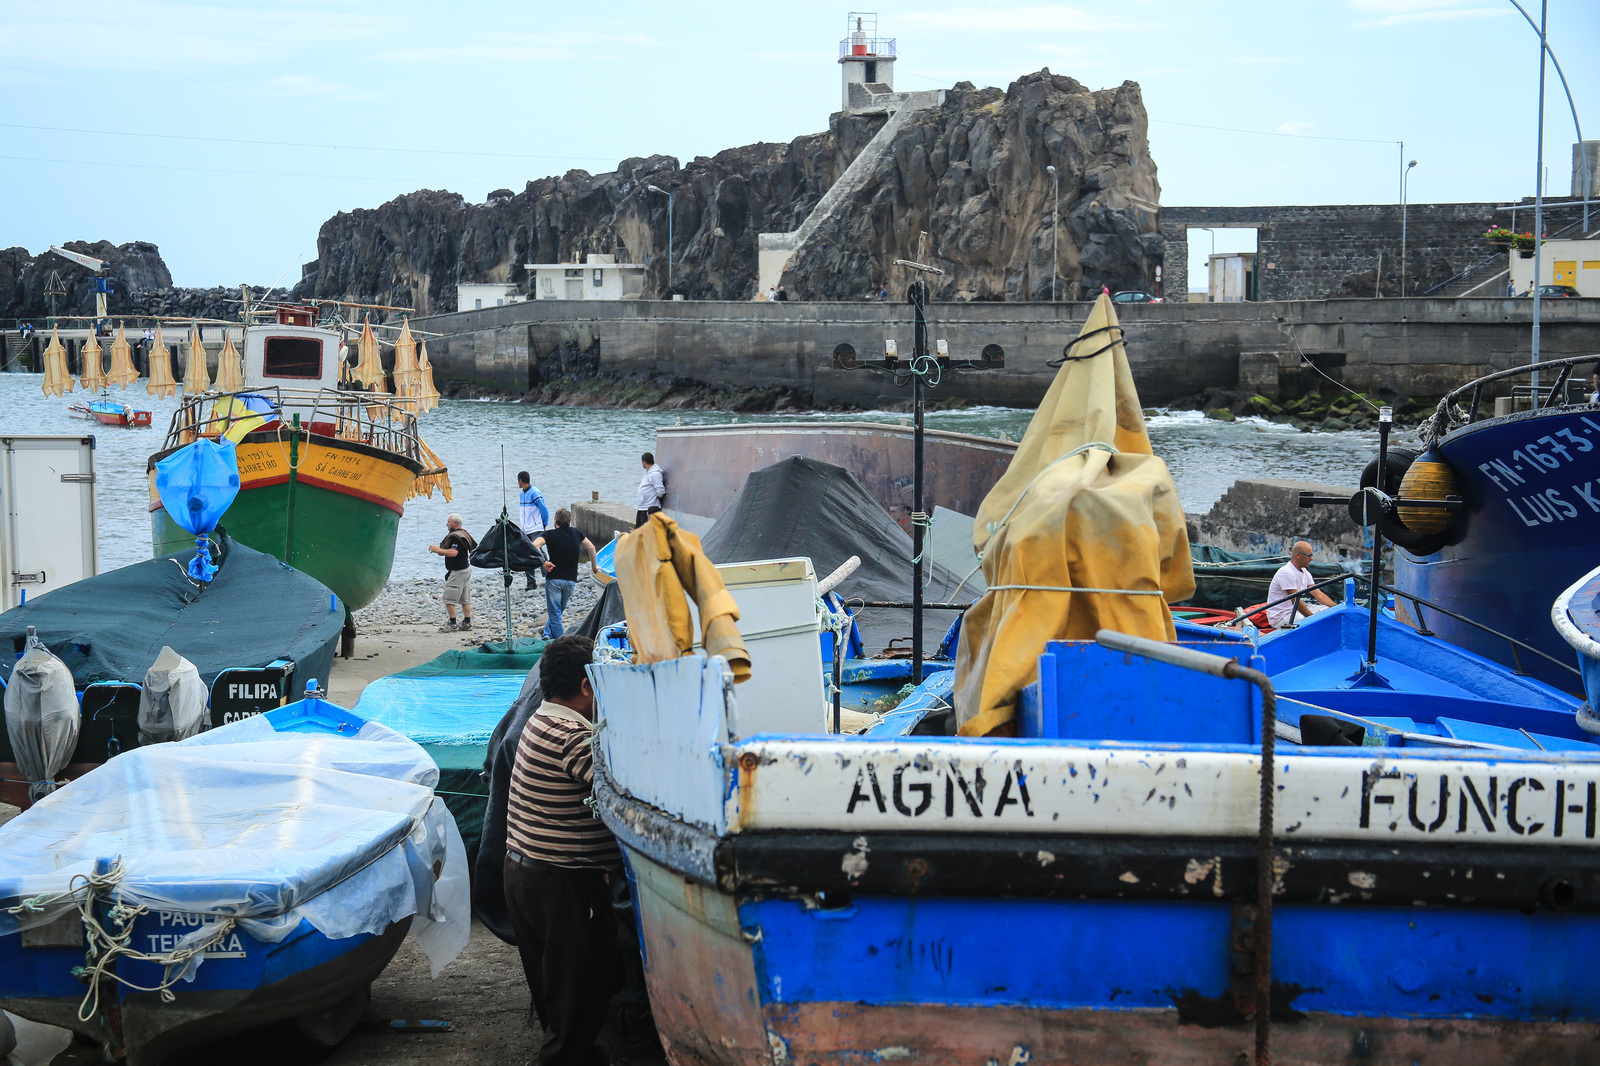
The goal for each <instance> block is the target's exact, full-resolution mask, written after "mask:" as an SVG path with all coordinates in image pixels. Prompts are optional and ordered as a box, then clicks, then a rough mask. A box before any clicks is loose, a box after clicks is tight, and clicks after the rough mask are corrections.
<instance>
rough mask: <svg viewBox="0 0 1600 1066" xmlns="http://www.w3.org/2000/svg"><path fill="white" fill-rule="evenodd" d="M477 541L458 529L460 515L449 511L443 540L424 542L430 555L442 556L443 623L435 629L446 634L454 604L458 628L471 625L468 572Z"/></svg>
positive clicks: (451, 624) (451, 626) (453, 623)
mask: <svg viewBox="0 0 1600 1066" xmlns="http://www.w3.org/2000/svg"><path fill="white" fill-rule="evenodd" d="M477 546H478V542H477V541H476V540H473V539H472V534H471V533H468V532H467V531H466V530H465V529H462V528H461V516H460V515H458V514H453V515H451V516H450V517H449V518H447V519H445V534H444V539H443V540H441V541H440V542H439V543H438V544H430V545H428V550H429V551H430V552H432V553H433V554H434V555H442V556H444V613H445V621H444V625H442V626H440V627H439V632H441V633H449V632H452V631H454V630H455V629H456V628H457V627H456V607H457V606H460V608H461V626H460V628H462V629H471V628H472V571H471V570H470V569H468V568H469V567H470V566H471V565H472V563H471V555H472V552H473V549H475V548H476V547H477Z"/></svg>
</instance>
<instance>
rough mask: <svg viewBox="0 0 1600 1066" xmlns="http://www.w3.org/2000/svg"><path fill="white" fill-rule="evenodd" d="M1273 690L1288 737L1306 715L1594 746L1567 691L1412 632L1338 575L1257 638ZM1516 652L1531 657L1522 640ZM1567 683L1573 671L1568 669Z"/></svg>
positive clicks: (1428, 733)
mask: <svg viewBox="0 0 1600 1066" xmlns="http://www.w3.org/2000/svg"><path fill="white" fill-rule="evenodd" d="M1256 645H1257V648H1258V650H1259V651H1260V654H1261V655H1262V657H1263V659H1264V660H1265V663H1266V665H1265V666H1264V667H1263V670H1264V671H1265V672H1266V674H1267V676H1268V677H1270V678H1271V679H1272V684H1273V687H1274V688H1275V689H1276V690H1277V695H1278V716H1279V721H1280V723H1282V725H1283V726H1285V727H1287V732H1286V735H1287V736H1290V737H1295V736H1296V734H1297V732H1298V731H1299V730H1301V729H1302V728H1303V726H1302V719H1303V718H1304V717H1305V716H1307V715H1310V716H1313V717H1318V716H1320V717H1331V718H1333V719H1336V720H1338V721H1340V722H1343V723H1346V724H1348V725H1349V726H1351V727H1353V728H1352V729H1351V730H1350V731H1349V735H1350V737H1351V738H1352V740H1359V741H1361V742H1364V743H1370V744H1383V745H1391V746H1404V745H1406V744H1407V743H1408V742H1409V743H1411V744H1418V743H1424V744H1448V743H1451V742H1452V740H1453V741H1459V742H1461V743H1462V744H1473V743H1488V744H1493V745H1496V746H1498V747H1502V748H1521V749H1527V750H1532V751H1566V750H1585V751H1594V752H1600V747H1596V746H1595V745H1596V738H1595V737H1593V736H1591V735H1590V734H1589V733H1588V732H1586V731H1585V730H1583V729H1582V728H1581V727H1580V725H1579V710H1580V708H1581V706H1582V701H1581V700H1580V699H1578V698H1577V697H1576V696H1573V695H1571V694H1570V693H1567V692H1563V691H1561V690H1560V689H1557V688H1555V687H1553V686H1551V685H1547V684H1545V683H1544V682H1542V681H1539V680H1538V679H1536V678H1533V677H1529V676H1527V675H1525V674H1519V673H1517V672H1515V671H1513V670H1512V669H1511V668H1510V667H1507V666H1504V665H1502V664H1500V663H1497V662H1494V661H1492V660H1490V659H1486V658H1484V657H1483V656H1481V655H1478V654H1476V653H1475V652H1471V651H1468V650H1467V649H1465V648H1462V647H1460V646H1458V645H1456V644H1453V643H1451V642H1449V641H1446V640H1442V639H1440V638H1439V637H1437V636H1434V635H1432V634H1425V633H1420V632H1418V631H1417V630H1416V629H1415V628H1413V627H1412V626H1409V625H1405V624H1404V623H1402V622H1400V621H1398V620H1397V619H1396V618H1395V617H1394V614H1393V612H1392V611H1390V610H1386V609H1380V610H1379V612H1378V614H1377V617H1376V619H1374V617H1373V613H1372V611H1371V610H1370V605H1368V604H1358V603H1357V602H1356V582H1355V580H1354V579H1347V580H1346V582H1345V588H1344V598H1343V599H1342V600H1341V601H1340V602H1339V603H1337V604H1336V605H1335V606H1333V607H1330V608H1328V609H1326V610H1323V611H1320V612H1318V613H1317V614H1315V615H1312V616H1311V617H1310V618H1303V619H1301V620H1300V621H1299V622H1298V624H1296V625H1295V626H1294V627H1292V628H1287V629H1279V630H1274V631H1273V632H1271V633H1270V634H1263V635H1262V636H1261V638H1260V639H1258V640H1257V642H1256ZM1523 654H1524V655H1527V656H1529V658H1530V659H1531V658H1534V657H1535V653H1534V652H1533V650H1532V649H1531V648H1524V649H1523ZM1570 677H1571V679H1572V681H1573V682H1576V681H1577V680H1578V675H1577V671H1576V670H1571V671H1570Z"/></svg>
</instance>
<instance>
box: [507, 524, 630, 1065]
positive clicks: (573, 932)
mask: <svg viewBox="0 0 1600 1066" xmlns="http://www.w3.org/2000/svg"><path fill="white" fill-rule="evenodd" d="M558 521H559V516H558ZM558 528H559V526H558ZM593 655H594V642H593V641H591V640H589V639H588V638H586V637H576V636H573V637H561V638H560V639H558V640H554V641H551V642H550V644H549V646H548V647H546V648H545V650H544V654H543V656H541V657H540V659H539V683H540V685H541V686H542V688H543V690H544V702H543V703H541V704H540V705H539V709H538V710H537V711H535V712H534V713H533V714H532V715H531V716H530V717H529V718H528V724H527V725H526V726H524V727H523V730H522V736H521V739H520V740H519V741H518V743H517V755H516V759H515V761H514V762H513V764H512V771H511V781H510V790H509V792H508V795H507V803H506V862H505V870H504V874H503V877H504V887H505V898H506V910H507V912H508V917H509V918H510V919H511V927H512V928H513V929H514V930H515V931H516V936H517V953H518V954H519V955H520V956H521V957H522V972H523V975H524V977H526V979H527V982H528V991H529V992H530V993H531V994H532V998H533V1009H534V1013H535V1014H536V1015H537V1016H538V1019H539V1025H540V1027H541V1028H543V1029H544V1032H545V1042H544V1046H543V1047H542V1048H540V1049H539V1053H538V1055H536V1056H535V1057H534V1062H535V1063H537V1064H538V1066H591V1064H593V1063H599V1062H605V1061H606V1058H605V1057H604V1055H603V1054H602V1053H601V1052H600V1050H599V1049H598V1048H597V1047H596V1046H595V1039H596V1037H598V1036H599V1035H600V1028H601V1025H602V1024H603V1023H604V1022H605V1018H606V1011H607V1009H608V1008H609V1006H610V1003H611V994H612V991H613V988H614V984H615V978H616V970H617V961H618V960H617V927H616V919H615V918H614V917H613V915H612V905H611V887H610V882H611V878H614V877H620V876H621V875H622V874H621V871H622V854H621V852H620V851H619V850H618V848H617V842H616V839H615V838H614V837H613V836H612V835H611V831H610V830H608V829H607V828H606V826H605V823H604V822H602V821H600V820H599V819H598V818H596V817H595V816H594V812H593V811H592V810H590V809H589V806H588V802H587V801H588V800H589V799H590V797H591V796H592V795H593V794H594V762H593V756H592V755H591V753H590V740H591V738H592V737H593V736H594V705H595V699H594V689H593V688H592V687H591V686H590V684H589V677H588V674H587V672H586V670H585V667H587V666H588V665H589V660H590V659H591V658H592V657H593Z"/></svg>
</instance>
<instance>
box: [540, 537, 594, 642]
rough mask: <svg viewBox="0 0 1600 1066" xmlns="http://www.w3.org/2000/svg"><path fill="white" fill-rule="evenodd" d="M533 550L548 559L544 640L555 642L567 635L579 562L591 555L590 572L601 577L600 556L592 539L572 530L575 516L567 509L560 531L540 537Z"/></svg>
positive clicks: (545, 569)
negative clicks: (566, 618)
mask: <svg viewBox="0 0 1600 1066" xmlns="http://www.w3.org/2000/svg"><path fill="white" fill-rule="evenodd" d="M533 546H534V547H535V548H543V549H544V551H545V554H546V556H548V558H547V559H546V561H545V564H544V606H545V614H546V618H545V622H544V639H545V640H554V639H556V638H557V637H559V636H561V634H562V633H564V632H566V625H565V624H564V623H563V622H562V618H561V616H562V615H563V614H564V613H566V610H567V601H568V600H570V599H571V598H572V589H573V587H574V586H575V585H576V584H577V582H578V561H579V560H580V559H582V558H583V553H584V552H588V553H589V569H590V570H592V571H594V573H596V574H598V573H600V570H599V568H598V567H597V566H595V557H596V555H597V554H598V553H597V552H596V551H595V550H594V544H593V543H592V542H591V541H590V540H589V538H588V537H586V536H584V535H583V534H582V533H579V532H578V531H577V530H576V529H573V528H572V512H571V511H569V510H567V509H566V508H565V507H563V508H561V510H559V511H557V512H556V528H554V529H547V530H545V531H544V532H543V533H540V534H539V535H538V536H537V537H535V538H534V539H533Z"/></svg>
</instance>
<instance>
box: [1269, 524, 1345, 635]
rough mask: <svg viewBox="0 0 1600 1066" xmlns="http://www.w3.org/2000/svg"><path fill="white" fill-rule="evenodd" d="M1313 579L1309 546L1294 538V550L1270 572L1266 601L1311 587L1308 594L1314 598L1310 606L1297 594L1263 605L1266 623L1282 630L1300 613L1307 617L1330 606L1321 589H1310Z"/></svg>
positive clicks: (1331, 604)
mask: <svg viewBox="0 0 1600 1066" xmlns="http://www.w3.org/2000/svg"><path fill="white" fill-rule="evenodd" d="M1316 583H1317V579H1316V578H1314V577H1312V576H1311V545H1310V544H1308V543H1307V542H1305V541H1303V540H1297V541H1295V544H1294V550H1293V551H1292V552H1291V553H1290V555H1289V561H1288V562H1286V563H1284V564H1283V565H1282V566H1281V567H1279V568H1278V572H1277V573H1276V574H1273V575H1272V584H1271V585H1270V586H1268V588H1267V602H1268V603H1272V602H1273V601H1275V600H1282V599H1284V598H1285V597H1287V596H1290V595H1292V594H1294V593H1296V592H1301V591H1304V590H1305V589H1311V591H1310V593H1309V595H1310V596H1311V597H1312V598H1313V599H1315V600H1316V601H1317V602H1316V605H1315V606H1313V605H1312V604H1309V603H1307V602H1306V601H1305V597H1304V596H1301V597H1298V598H1296V599H1293V600H1288V601H1287V602H1285V603H1280V604H1278V605H1277V606H1275V607H1268V608H1267V623H1268V624H1269V625H1271V626H1272V627H1273V628H1274V629H1282V628H1283V627H1284V626H1287V625H1289V624H1291V623H1292V622H1295V621H1299V617H1298V616H1300V615H1304V616H1305V617H1307V618H1310V617H1311V616H1312V615H1313V614H1316V613H1317V612H1318V611H1320V610H1322V609H1323V608H1324V607H1332V606H1333V601H1332V600H1331V599H1329V598H1328V596H1327V594H1326V593H1324V592H1323V591H1322V590H1321V589H1313V588H1311V586H1312V585H1315V584H1316Z"/></svg>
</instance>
